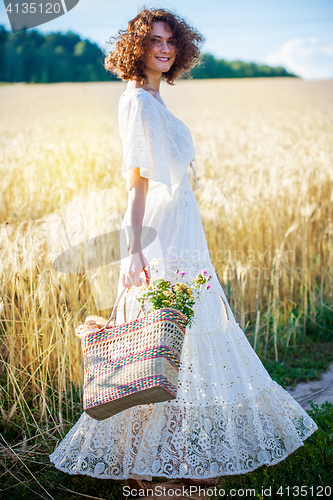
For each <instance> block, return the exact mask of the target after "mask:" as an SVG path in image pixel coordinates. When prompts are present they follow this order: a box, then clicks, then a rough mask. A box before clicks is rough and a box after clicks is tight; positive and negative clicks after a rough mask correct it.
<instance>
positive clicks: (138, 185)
mask: <svg viewBox="0 0 333 500" xmlns="http://www.w3.org/2000/svg"><path fill="white" fill-rule="evenodd" d="M148 187H149V180H148V179H145V178H144V177H141V176H140V169H139V168H135V169H133V170H132V172H131V189H130V192H129V197H128V211H129V219H128V221H129V226H130V229H129V232H128V253H129V263H128V267H127V269H125V271H124V273H123V276H122V283H123V286H124V287H125V288H131V287H132V286H133V285H134V286H141V285H142V283H141V280H140V274H141V272H142V271H143V268H144V267H146V266H147V264H148V262H147V260H146V259H145V257H144V255H143V253H142V248H141V235H142V222H143V217H144V213H145V207H146V198H147V192H148ZM147 275H148V277H149V278H150V270H149V269H148V272H147Z"/></svg>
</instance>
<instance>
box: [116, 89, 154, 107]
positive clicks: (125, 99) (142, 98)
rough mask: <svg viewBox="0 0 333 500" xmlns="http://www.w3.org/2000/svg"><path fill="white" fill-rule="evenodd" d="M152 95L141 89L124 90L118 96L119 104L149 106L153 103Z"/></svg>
mask: <svg viewBox="0 0 333 500" xmlns="http://www.w3.org/2000/svg"><path fill="white" fill-rule="evenodd" d="M153 99H154V97H153V96H152V95H151V93H150V92H148V91H146V90H143V89H136V88H134V89H131V90H126V91H125V92H123V93H122V94H121V96H120V101H119V105H124V106H131V105H133V106H135V105H136V106H149V105H152V104H153Z"/></svg>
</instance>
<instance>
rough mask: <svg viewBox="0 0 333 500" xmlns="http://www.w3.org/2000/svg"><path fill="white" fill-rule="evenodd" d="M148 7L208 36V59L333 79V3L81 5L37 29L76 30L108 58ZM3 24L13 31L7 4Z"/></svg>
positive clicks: (113, 1)
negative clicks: (114, 42)
mask: <svg viewBox="0 0 333 500" xmlns="http://www.w3.org/2000/svg"><path fill="white" fill-rule="evenodd" d="M59 1H60V2H61V1H62V2H63V0H59ZM14 3H15V2H13V4H14ZM37 3H38V2H37ZM143 6H146V7H149V8H150V7H155V8H166V9H169V10H172V11H174V12H176V13H177V14H179V15H180V16H181V17H184V18H185V20H186V21H187V22H188V23H189V24H190V25H191V26H194V27H195V28H197V29H198V30H199V31H200V32H201V33H202V34H203V35H204V36H205V38H206V42H205V44H204V45H203V46H202V52H203V53H204V52H209V53H210V54H213V55H214V56H215V57H217V58H220V59H225V60H227V61H235V60H241V61H245V62H255V63H258V64H268V65H270V66H283V67H285V68H286V69H287V70H289V71H291V72H293V73H296V74H297V75H299V76H301V77H303V78H304V79H311V80H312V79H330V78H333V0H201V1H199V0H178V1H175V0H171V1H169V0H167V1H163V2H161V1H158V2H145V1H144V0H143V2H142V3H141V2H139V1H137V0H80V1H79V3H78V4H77V5H76V6H75V7H74V8H73V9H72V10H71V11H69V12H67V13H66V14H64V15H63V16H61V17H59V18H57V19H54V20H53V21H49V22H48V23H46V24H43V25H41V26H38V27H37V28H36V29H38V30H39V31H41V32H43V33H49V32H54V31H61V32H63V33H66V32H67V31H69V30H70V31H72V32H74V33H77V34H78V35H80V36H81V37H82V38H83V39H89V40H91V41H92V42H95V43H97V44H98V45H99V46H100V47H101V48H102V49H103V50H104V51H105V52H107V51H108V49H109V47H108V45H107V41H108V40H109V37H110V36H112V35H115V34H116V33H117V31H118V30H119V29H126V27H127V22H128V21H129V20H130V19H132V18H133V17H135V16H136V14H137V13H138V12H139V10H140V9H141V8H142V7H143ZM0 24H3V25H4V26H5V27H6V29H7V30H9V31H11V28H10V24H9V21H8V18H7V13H6V10H5V6H4V2H3V0H0ZM29 31H30V30H29Z"/></svg>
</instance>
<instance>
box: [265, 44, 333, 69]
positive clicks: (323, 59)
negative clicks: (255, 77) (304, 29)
mask: <svg viewBox="0 0 333 500" xmlns="http://www.w3.org/2000/svg"><path fill="white" fill-rule="evenodd" d="M265 62H266V64H269V65H270V66H283V67H284V68H286V69H287V70H288V71H291V72H293V73H295V74H297V75H299V76H301V77H302V78H309V79H326V78H333V42H332V43H328V44H327V43H326V44H325V43H323V42H321V41H320V40H318V38H315V37H310V38H293V39H292V40H288V41H287V42H285V43H284V44H283V45H282V46H281V47H280V49H279V50H277V51H276V52H271V53H270V54H269V55H268V56H267V57H266V60H265Z"/></svg>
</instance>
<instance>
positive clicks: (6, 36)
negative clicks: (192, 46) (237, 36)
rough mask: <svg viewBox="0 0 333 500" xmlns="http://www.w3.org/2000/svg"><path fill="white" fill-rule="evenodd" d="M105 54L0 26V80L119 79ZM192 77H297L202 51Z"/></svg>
mask: <svg viewBox="0 0 333 500" xmlns="http://www.w3.org/2000/svg"><path fill="white" fill-rule="evenodd" d="M104 57H105V54H104V52H103V50H102V49H101V48H100V47H99V46H98V45H97V44H95V43H92V42H90V41H89V40H82V39H81V37H80V36H79V35H77V34H75V33H72V32H70V31H69V32H67V33H66V34H63V33H49V34H46V35H44V34H42V33H39V32H38V31H37V30H31V31H29V32H27V31H26V30H23V31H20V32H18V33H15V34H13V33H10V32H8V31H6V29H5V27H4V26H0V81H2V82H27V83H54V82H91V81H112V80H118V78H117V77H116V76H115V75H113V74H112V73H110V72H109V71H106V70H105V68H104V67H103V61H104ZM190 75H191V77H193V78H195V79H204V78H246V77H262V76H296V75H294V74H292V73H288V72H287V71H286V70H285V69H284V68H281V67H277V68H271V67H270V66H266V65H258V64H255V63H244V62H242V61H232V62H228V61H225V60H224V59H220V60H219V59H215V58H214V57H213V56H212V55H211V54H203V56H202V62H201V63H200V64H199V65H197V66H195V67H194V68H192V70H191V73H190Z"/></svg>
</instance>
